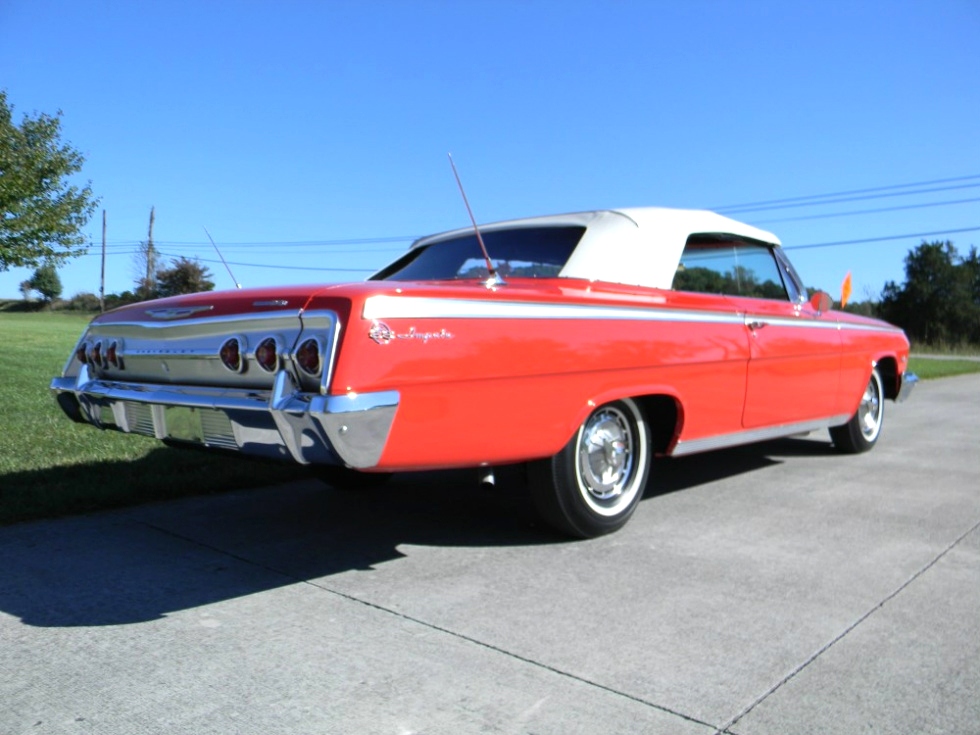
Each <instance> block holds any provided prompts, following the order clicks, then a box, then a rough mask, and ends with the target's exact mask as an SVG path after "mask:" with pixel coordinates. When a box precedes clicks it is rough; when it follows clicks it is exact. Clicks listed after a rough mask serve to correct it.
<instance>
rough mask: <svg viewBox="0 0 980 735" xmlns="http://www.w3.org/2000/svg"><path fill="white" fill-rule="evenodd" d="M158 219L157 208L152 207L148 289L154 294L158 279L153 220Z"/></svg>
mask: <svg viewBox="0 0 980 735" xmlns="http://www.w3.org/2000/svg"><path fill="white" fill-rule="evenodd" d="M154 219H156V207H150V231H149V234H147V236H146V289H147V291H148V292H150V293H152V292H153V290H154V288H153V286H154V284H155V283H156V277H157V254H156V251H155V250H154V249H153V220H154Z"/></svg>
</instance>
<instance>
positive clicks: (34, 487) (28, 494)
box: [0, 311, 980, 525]
mask: <svg viewBox="0 0 980 735" xmlns="http://www.w3.org/2000/svg"><path fill="white" fill-rule="evenodd" d="M88 319H89V316H88V315H79V314H73V313H65V312H40V313H18V312H10V311H6V312H2V313H0V344H3V345H4V347H3V349H0V525H3V524H9V523H16V522H18V521H25V520H30V519H35V518H48V517H54V516H60V515H68V514H73V513H83V512H87V511H92V510H100V509H104V508H112V507H117V506H124V505H135V504H137V503H142V502H146V501H150V500H161V499H166V498H176V497H181V496H185V495H199V494H203V493H213V492H220V491H223V490H232V489H238V488H243V487H259V486H262V485H269V484H273V483H276V482H280V481H285V480H291V479H296V478H299V477H306V476H308V475H307V470H305V469H304V468H302V467H299V466H295V465H288V464H274V463H266V462H260V461H258V460H252V459H249V458H247V457H243V456H238V455H220V454H211V453H205V452H196V451H192V450H186V449H175V448H171V447H167V446H165V445H163V444H161V443H160V442H158V441H156V440H155V439H150V438H148V437H143V436H137V435H133V434H121V433H119V432H115V431H99V430H97V429H95V428H94V427H92V426H88V425H83V424H75V423H73V422H71V421H70V420H69V419H68V418H67V417H66V416H64V414H62V413H61V410H60V409H59V408H58V407H57V405H56V404H55V401H54V398H53V396H52V395H51V393H50V391H49V390H48V385H49V384H50V382H51V378H53V377H54V376H56V375H59V374H60V373H61V369H62V367H63V366H64V363H65V360H66V359H67V358H68V355H69V353H70V352H71V350H72V348H73V347H74V346H75V343H76V341H77V340H78V337H79V336H80V335H81V333H82V330H83V329H84V327H85V324H86V323H87V322H88ZM910 364H911V369H912V370H913V371H914V372H916V373H917V374H918V375H919V376H920V377H921V378H923V379H929V378H935V377H942V376H945V375H955V374H959V373H962V372H977V371H980V363H977V362H969V361H965V360H929V359H926V358H913V359H912V360H911V363H910Z"/></svg>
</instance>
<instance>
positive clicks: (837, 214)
mask: <svg viewBox="0 0 980 735" xmlns="http://www.w3.org/2000/svg"><path fill="white" fill-rule="evenodd" d="M970 202H980V197H974V198H972V199H947V200H946V201H944V202H927V203H925V204H902V205H900V206H898V207H880V208H878V209H854V210H851V211H848V212H831V213H829V214H807V215H802V216H800V217H783V218H781V219H765V220H755V221H753V224H757V225H769V224H774V223H776V222H799V221H801V220H808V219H829V218H832V217H848V216H851V215H854V214H880V213H881V212H898V211H901V210H904V209H924V208H926V207H942V206H947V205H950V204H969V203H970Z"/></svg>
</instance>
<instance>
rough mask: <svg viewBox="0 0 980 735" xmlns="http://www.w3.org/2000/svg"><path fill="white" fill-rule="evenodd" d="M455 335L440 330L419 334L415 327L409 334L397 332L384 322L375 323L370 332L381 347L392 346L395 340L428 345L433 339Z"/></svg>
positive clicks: (409, 330)
mask: <svg viewBox="0 0 980 735" xmlns="http://www.w3.org/2000/svg"><path fill="white" fill-rule="evenodd" d="M454 336H455V335H454V334H453V333H452V332H450V331H447V330H445V329H440V330H439V331H438V332H419V331H417V330H416V329H415V327H409V328H408V331H407V332H400V333H399V332H395V330H393V329H392V328H391V327H389V326H388V325H387V324H385V323H384V322H379V321H375V322H374V323H373V324H372V325H371V329H370V330H369V331H368V337H370V338H371V339H373V340H374V341H375V342H377V343H378V344H379V345H386V344H390V343H391V342H392V341H394V340H396V339H397V340H404V339H409V340H418V341H420V342H422V343H426V342H428V341H429V340H433V339H452V338H453V337H454Z"/></svg>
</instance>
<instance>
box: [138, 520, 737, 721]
mask: <svg viewBox="0 0 980 735" xmlns="http://www.w3.org/2000/svg"><path fill="white" fill-rule="evenodd" d="M141 523H142V524H143V525H145V526H147V527H148V528H152V529H153V530H154V531H158V532H160V533H163V534H166V535H168V536H171V537H173V538H177V539H180V540H181V541H184V542H186V543H191V544H194V545H196V546H199V547H201V548H204V549H208V550H209V551H213V552H215V553H217V554H221V555H223V556H227V557H229V558H232V559H235V560H236V561H240V562H242V563H244V564H249V565H251V566H254V567H258V568H260V569H264V570H265V571H268V572H273V573H274V574H279V575H281V576H283V577H286V578H288V579H291V580H293V581H295V582H298V583H300V584H305V585H308V586H310V587H314V588H316V589H318V590H321V591H323V592H327V593H329V594H331V595H336V596H337V597H341V598H343V599H345V600H348V601H349V602H353V603H356V604H358V605H364V606H365V607H369V608H371V609H373V610H377V611H379V612H383V613H386V614H388V615H392V616H394V617H397V618H399V619H401V620H404V621H406V622H410V623H413V624H415V625H421V626H423V627H425V628H428V629H429V630H432V631H436V632H438V633H442V634H444V635H449V636H452V637H454V638H456V639H458V640H462V641H465V642H467V643H471V644H473V645H476V646H479V647H481V648H484V649H486V650H488V651H493V652H494V653H497V654H500V655H502V656H506V657H508V658H511V659H514V660H516V661H520V662H521V663H525V664H528V665H529V666H534V667H536V668H538V669H542V670H544V671H548V672H550V673H552V674H555V675H557V676H560V677H563V678H566V679H570V680H572V681H576V682H578V683H580V684H585V685H586V686H589V687H593V688H595V689H599V690H601V691H604V692H607V693H609V694H612V695H614V696H617V697H623V698H624V699H628V700H630V701H632V702H635V703H637V704H640V705H643V706H645V707H650V708H651V709H655V710H658V711H660V712H663V713H665V714H668V715H672V716H674V717H679V718H680V719H682V720H685V721H687V722H691V723H694V724H697V725H701V726H703V727H709V728H716V727H717V725H714V724H712V723H709V722H705V721H703V720H699V719H698V718H696V717H693V716H691V715H688V714H685V713H683V712H678V711H677V710H673V709H671V708H669V707H666V706H664V705H662V704H657V703H656V702H651V701H650V700H648V699H644V698H642V697H639V696H636V695H634V694H630V693H629V692H624V691H621V690H619V689H614V688H613V687H610V686H607V685H605V684H601V683H599V682H596V681H592V680H591V679H587V678H585V677H582V676H579V675H577V674H573V673H571V672H569V671H564V670H563V669H559V668H557V667H555V666H551V665H549V664H546V663H543V662H541V661H535V660H534V659H531V658H527V657H526V656H522V655H521V654H519V653H515V652H513V651H508V650H507V649H505V648H501V647H500V646H496V645H494V644H492V643H487V642H486V641H481V640H479V639H477V638H473V637H471V636H468V635H466V634H464V633H460V632H458V631H454V630H450V629H449V628H444V627H442V626H439V625H436V624H434V623H430V622H428V621H425V620H421V619H419V618H415V617H412V616H411V615H407V614H405V613H403V612H399V611H398V610H393V609H391V608H388V607H385V606H384V605H379V604H377V603H374V602H370V601H369V600H363V599H361V598H359V597H355V596H354V595H350V594H348V593H346V592H341V591H339V590H336V589H333V588H331V587H328V586H326V585H323V584H317V583H316V582H315V581H311V580H308V579H303V578H302V577H298V576H296V575H295V574H292V573H291V572H288V571H286V570H283V569H279V568H278V567H275V566H271V565H269V564H264V563H262V562H257V561H255V560H254V559H250V558H248V557H245V556H242V555H240V554H236V553H233V552H230V551H227V550H226V549H222V548H221V547H219V546H215V545H213V544H208V543H205V542H203V541H201V540H199V539H196V538H192V537H189V536H185V535H183V534H181V533H177V532H176V531H173V530H171V529H168V528H163V527H161V526H157V525H155V524H153V523H149V522H146V521H141ZM721 732H722V730H717V733H721ZM716 735H717V734H716Z"/></svg>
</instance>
